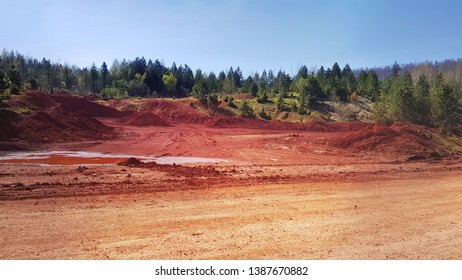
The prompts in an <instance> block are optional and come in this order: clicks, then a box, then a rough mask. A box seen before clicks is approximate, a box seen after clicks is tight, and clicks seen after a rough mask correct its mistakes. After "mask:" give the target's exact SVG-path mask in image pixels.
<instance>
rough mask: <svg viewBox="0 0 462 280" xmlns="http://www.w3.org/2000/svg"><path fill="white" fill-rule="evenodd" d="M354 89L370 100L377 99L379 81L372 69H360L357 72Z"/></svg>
mask: <svg viewBox="0 0 462 280" xmlns="http://www.w3.org/2000/svg"><path fill="white" fill-rule="evenodd" d="M356 91H357V92H358V93H359V94H360V95H362V96H365V97H367V98H369V99H370V100H372V101H374V102H375V101H377V98H378V97H379V94H380V82H379V78H378V76H377V73H376V72H374V71H372V70H371V71H368V72H366V71H361V72H360V73H359V77H358V82H357V87H356Z"/></svg>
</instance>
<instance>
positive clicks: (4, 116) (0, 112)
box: [0, 108, 19, 140]
mask: <svg viewBox="0 0 462 280" xmlns="http://www.w3.org/2000/svg"><path fill="white" fill-rule="evenodd" d="M18 120H19V116H18V114H16V113H15V112H11V111H8V110H5V109H2V108H0V122H1V124H0V140H9V139H11V138H14V137H16V136H17V135H18V129H17V128H16V127H15V126H14V123H16V122H17V121H18Z"/></svg>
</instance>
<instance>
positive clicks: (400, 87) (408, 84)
mask: <svg viewBox="0 0 462 280" xmlns="http://www.w3.org/2000/svg"><path fill="white" fill-rule="evenodd" d="M414 105H415V102H414V84H413V81H412V77H411V74H410V73H406V74H405V75H404V76H403V77H402V78H401V79H399V80H396V82H395V83H394V84H393V86H392V89H391V93H390V98H389V104H388V107H389V110H390V112H389V113H390V116H391V117H392V118H393V119H395V120H398V121H403V122H414V120H415V118H414V117H415V108H414Z"/></svg>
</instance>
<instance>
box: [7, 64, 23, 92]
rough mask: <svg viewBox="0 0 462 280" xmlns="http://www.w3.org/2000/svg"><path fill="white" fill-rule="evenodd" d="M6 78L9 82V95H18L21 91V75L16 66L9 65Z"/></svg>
mask: <svg viewBox="0 0 462 280" xmlns="http://www.w3.org/2000/svg"><path fill="white" fill-rule="evenodd" d="M8 78H9V81H10V86H9V91H10V93H11V94H19V92H20V91H21V74H20V73H19V70H18V68H17V67H16V65H14V64H13V65H11V68H10V70H9V71H8Z"/></svg>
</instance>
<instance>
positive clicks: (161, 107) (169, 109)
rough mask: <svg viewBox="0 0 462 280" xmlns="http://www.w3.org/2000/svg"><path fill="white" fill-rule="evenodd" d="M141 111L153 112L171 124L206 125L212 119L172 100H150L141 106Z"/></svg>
mask: <svg viewBox="0 0 462 280" xmlns="http://www.w3.org/2000/svg"><path fill="white" fill-rule="evenodd" d="M140 111H145V112H151V113H153V114H155V115H157V116H158V117H160V118H161V119H163V120H165V121H167V122H169V123H192V124H206V123H208V122H209V121H210V120H211V119H212V117H210V116H209V115H208V114H206V113H205V112H204V113H203V112H199V111H197V110H196V109H194V108H192V107H191V106H189V105H186V104H183V103H181V102H178V101H170V100H148V101H146V102H144V103H143V104H141V106H140Z"/></svg>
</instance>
